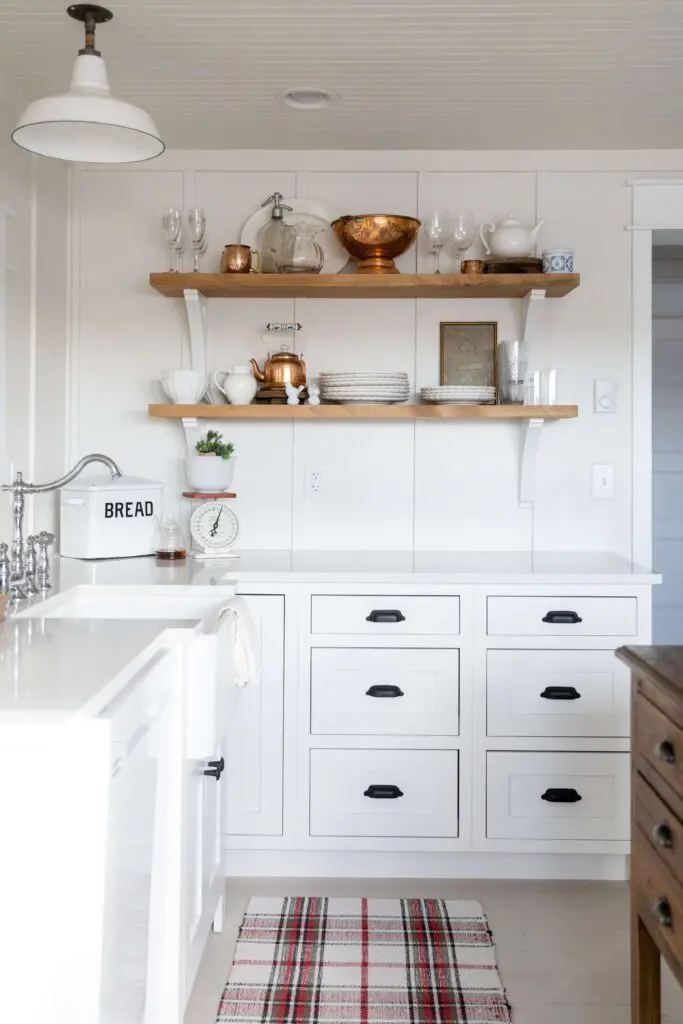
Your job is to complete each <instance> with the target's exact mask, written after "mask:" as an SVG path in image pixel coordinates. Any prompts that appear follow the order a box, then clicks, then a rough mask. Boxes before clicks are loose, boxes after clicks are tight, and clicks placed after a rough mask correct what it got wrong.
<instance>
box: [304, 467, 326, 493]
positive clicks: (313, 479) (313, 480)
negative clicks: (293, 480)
mask: <svg viewBox="0 0 683 1024" xmlns="http://www.w3.org/2000/svg"><path fill="white" fill-rule="evenodd" d="M322 489H323V471H322V467H321V466H310V467H309V468H308V469H307V471H306V494H307V495H308V496H309V497H315V496H316V495H318V494H320V492H321V491H322Z"/></svg>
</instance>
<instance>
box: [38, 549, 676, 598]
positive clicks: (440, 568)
mask: <svg viewBox="0 0 683 1024" xmlns="http://www.w3.org/2000/svg"><path fill="white" fill-rule="evenodd" d="M54 576H55V582H56V583H57V584H58V585H59V586H61V588H62V589H63V588H65V587H71V586H75V585H76V584H79V583H109V584H114V583H128V584H132V583H140V584H150V583H154V584H165V583H168V584H183V585H188V584H206V583H219V582H221V581H228V580H230V581H235V580H236V581H237V582H238V584H239V583H243V584H248V583H249V582H253V583H277V584H286V583H346V584H348V583H382V582H385V583H442V584H449V583H450V584H467V583H473V584H476V583H500V584H516V583H518V584H524V583H526V584H536V583H542V584H550V583H557V584H561V583H565V584H576V583H580V584H584V583H585V584H589V583H593V584H595V583H597V584H599V583H603V584H620V583H642V584H654V583H660V582H661V576H659V575H658V574H656V573H653V572H651V571H649V570H647V569H644V568H642V567H641V566H639V565H635V564H634V563H632V562H629V561H628V560H627V559H624V558H620V557H619V556H617V555H612V554H608V553H601V552H539V553H530V552H523V551H446V552H441V551H424V552H414V553H413V552H412V551H243V552H241V554H240V557H239V558H234V559H224V560H213V561H203V560H196V559H192V558H188V559H186V560H184V561H183V562H167V563H164V564H163V565H158V564H157V563H156V561H155V559H153V558H124V559H110V560H105V561H93V562H84V561H77V560H75V559H67V558H65V559H59V558H57V559H55V573H54Z"/></svg>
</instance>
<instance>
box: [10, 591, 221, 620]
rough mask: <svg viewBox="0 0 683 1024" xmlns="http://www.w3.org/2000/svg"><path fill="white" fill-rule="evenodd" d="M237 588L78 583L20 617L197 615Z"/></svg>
mask: <svg viewBox="0 0 683 1024" xmlns="http://www.w3.org/2000/svg"><path fill="white" fill-rule="evenodd" d="M234 592H235V590H234V587H233V586H231V585H230V584H227V585H226V584H221V585H220V586H215V587H214V586H153V585H150V586H78V587H71V588H70V589H69V590H65V591H63V593H61V594H56V595H55V596H54V597H50V598H48V599H47V600H46V601H39V602H37V603H36V604H34V605H31V607H29V608H26V609H25V610H24V611H21V612H18V613H17V615H16V617H18V618H24V619H25V618H30V619H197V618H204V617H205V616H206V615H208V614H210V613H212V612H216V611H217V610H218V609H219V608H220V605H221V603H222V601H224V600H227V599H229V598H230V597H231V596H232V595H233V594H234Z"/></svg>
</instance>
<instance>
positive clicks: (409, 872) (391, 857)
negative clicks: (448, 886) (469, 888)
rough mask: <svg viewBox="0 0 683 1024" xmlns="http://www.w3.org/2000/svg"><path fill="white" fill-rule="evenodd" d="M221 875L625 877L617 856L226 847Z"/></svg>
mask: <svg viewBox="0 0 683 1024" xmlns="http://www.w3.org/2000/svg"><path fill="white" fill-rule="evenodd" d="M224 863H225V873H226V875H227V876H228V877H240V878H255V877H261V878H420V879H428V878H491V879H493V878H499V879H506V878H511V879H514V878H519V879H553V880H555V879H557V880H559V879H579V880H581V879H584V880H595V881H624V880H625V879H627V878H628V857H626V856H622V855H617V854H591V853H585V854H528V853H374V852H373V853H368V852H362V853H361V852H350V851H345V852H343V853H341V852H337V851H315V852H311V851H301V850H229V851H226V853H225V854H224Z"/></svg>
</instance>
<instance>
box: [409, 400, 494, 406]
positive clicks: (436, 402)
mask: <svg viewBox="0 0 683 1024" xmlns="http://www.w3.org/2000/svg"><path fill="white" fill-rule="evenodd" d="M423 402H428V403H429V405H490V404H493V402H494V399H493V398H423Z"/></svg>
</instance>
